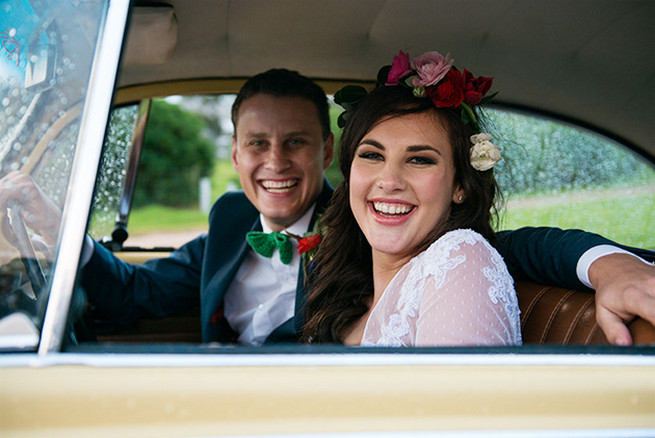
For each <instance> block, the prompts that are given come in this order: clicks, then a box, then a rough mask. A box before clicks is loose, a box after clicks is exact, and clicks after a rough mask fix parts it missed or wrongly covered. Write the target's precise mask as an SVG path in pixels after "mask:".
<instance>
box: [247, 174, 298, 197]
mask: <svg viewBox="0 0 655 438" xmlns="http://www.w3.org/2000/svg"><path fill="white" fill-rule="evenodd" d="M299 181H300V180H299V179H298V178H289V179H260V180H259V181H257V182H258V184H259V186H260V187H261V188H262V189H264V190H265V191H266V192H268V193H272V194H284V193H289V192H291V191H293V190H295V189H296V188H297V187H298V182H299Z"/></svg>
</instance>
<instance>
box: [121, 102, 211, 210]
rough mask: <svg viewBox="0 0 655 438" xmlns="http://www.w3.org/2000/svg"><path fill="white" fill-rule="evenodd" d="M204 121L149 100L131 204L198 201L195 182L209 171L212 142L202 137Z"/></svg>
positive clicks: (189, 203)
mask: <svg viewBox="0 0 655 438" xmlns="http://www.w3.org/2000/svg"><path fill="white" fill-rule="evenodd" d="M204 129H205V124H204V122H203V121H202V120H201V119H200V118H199V117H198V116H196V115H194V114H192V113H190V112H188V111H185V110H183V109H181V108H180V107H178V106H177V105H172V104H170V103H167V102H165V101H162V100H156V101H153V102H152V108H151V109H150V116H149V119H148V129H147V131H146V136H145V139H144V145H143V148H142V153H141V159H140V160H139V169H138V172H137V175H138V177H137V178H138V180H137V185H136V189H135V193H134V199H133V201H132V203H133V206H135V207H139V206H142V205H146V204H152V203H154V204H161V205H168V206H190V205H194V204H197V202H198V183H199V181H200V178H201V177H204V176H208V175H210V174H211V171H212V168H213V165H214V145H213V144H212V142H211V141H209V140H207V139H206V138H204V137H202V135H201V133H202V131H203V130H204Z"/></svg>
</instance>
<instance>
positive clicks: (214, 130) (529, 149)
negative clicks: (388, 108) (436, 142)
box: [91, 95, 655, 248]
mask: <svg viewBox="0 0 655 438" xmlns="http://www.w3.org/2000/svg"><path fill="white" fill-rule="evenodd" d="M234 98H235V96H234V95H220V96H171V97H168V98H166V99H161V100H159V101H156V102H155V103H154V104H153V106H152V109H151V115H150V119H149V122H148V128H147V130H146V140H145V142H144V145H143V154H142V156H141V163H140V164H139V171H138V175H139V178H137V184H136V190H135V195H134V200H133V203H132V209H131V212H130V219H129V224H128V229H129V233H130V237H129V238H128V240H127V241H126V242H125V245H126V246H131V247H142V248H153V247H173V248H175V247H178V246H180V245H181V244H183V243H185V242H187V241H189V240H191V239H192V238H194V237H195V236H197V235H198V234H200V233H202V232H204V231H205V230H206V227H207V217H208V212H209V208H211V205H212V204H213V202H214V201H215V200H216V199H217V198H218V197H219V196H220V195H222V194H223V193H225V192H226V191H227V190H234V189H239V188H240V185H239V179H238V175H237V173H236V172H235V171H234V169H233V168H232V164H231V161H230V152H231V135H232V131H233V127H232V122H231V118H230V109H231V106H232V103H233V102H234ZM331 104H332V106H331V119H332V120H333V126H332V131H333V132H334V133H335V137H336V142H337V144H338V139H339V136H340V129H339V128H338V127H337V126H336V120H337V117H338V114H339V113H340V111H341V109H340V107H338V106H337V105H335V104H334V103H333V102H331ZM135 108H136V107H129V108H127V107H125V108H121V109H119V110H117V111H115V112H114V115H113V116H112V123H111V127H110V131H109V138H110V140H109V141H108V154H107V155H108V157H106V158H105V161H107V163H106V164H103V170H102V173H101V178H102V181H101V183H100V188H99V190H98V194H97V196H96V203H97V202H98V201H99V200H100V199H104V200H103V201H102V203H101V205H100V206H98V205H96V208H95V211H96V213H95V214H94V217H93V218H94V221H93V223H92V228H91V233H92V235H93V236H94V237H96V238H101V237H103V236H107V235H109V234H110V233H111V230H112V229H113V226H114V223H115V219H116V211H117V205H118V200H119V197H120V193H121V189H122V176H124V172H125V170H124V169H125V166H126V160H127V150H128V148H129V140H130V136H131V132H132V128H133V123H134V120H133V119H134V112H135V111H136V109H135ZM180 114H184V116H182V115H180ZM171 115H172V116H171ZM487 115H488V117H489V119H490V122H491V124H492V126H493V129H494V131H495V132H496V134H495V138H496V140H497V143H498V144H499V145H500V146H501V147H502V148H503V158H504V159H503V161H501V162H500V163H499V165H498V166H497V172H496V177H497V179H498V182H499V184H500V186H501V189H502V191H503V194H504V198H505V199H504V200H505V204H504V208H502V209H501V217H500V219H501V222H500V227H499V228H500V229H515V228H519V227H522V226H556V227H561V228H580V229H584V230H587V231H592V232H596V233H599V234H602V235H604V236H607V237H609V238H611V239H613V240H616V241H618V242H621V243H624V244H627V245H631V246H638V247H645V248H654V247H655V236H653V235H652V233H649V229H650V228H651V227H652V224H653V223H655V197H654V196H653V195H654V193H655V170H654V168H653V166H652V165H651V164H649V163H648V162H647V161H646V160H644V159H643V158H641V157H639V156H637V155H636V154H635V153H633V152H632V151H630V150H628V149H626V148H624V147H622V146H621V145H620V144H618V143H615V142H613V141H610V140H608V139H607V138H605V137H601V136H599V135H596V134H594V133H592V132H589V131H585V130H582V129H579V128H575V127H573V126H569V125H565V124H562V123H559V122H555V121H552V120H547V119H543V118H537V117H532V116H528V115H525V114H520V113H516V112H511V111H506V110H498V109H493V110H488V111H487ZM171 117H173V118H178V119H179V120H186V121H187V123H189V124H193V125H194V126H195V129H190V130H187V131H185V132H184V133H183V135H186V136H188V137H189V138H184V137H182V138H176V140H175V141H173V142H171V143H170V147H169V148H168V149H167V148H166V147H162V146H161V144H162V143H164V140H163V139H166V138H167V137H168V138H170V137H173V136H175V135H178V134H170V133H167V131H166V130H172V129H173V128H174V126H173V125H171V123H170V118H171ZM208 143H210V144H211V150H212V154H213V157H212V160H213V162H212V163H211V164H210V167H208V168H207V169H210V170H208V171H206V174H203V175H201V173H202V170H201V169H199V168H200V167H201V165H200V164H202V155H198V154H197V150H198V148H200V149H202V148H203V147H208V146H207V144H208ZM199 145H200V146H199ZM203 145H204V146H203ZM153 148H154V149H156V150H154V149H153ZM189 148H191V149H193V150H195V151H196V152H194V153H188V152H189ZM185 151H186V152H187V155H191V156H193V157H195V162H191V161H189V162H188V163H187V164H188V165H189V166H190V167H191V168H194V166H195V169H194V170H191V171H190V172H189V174H188V175H187V177H186V178H187V179H186V183H187V184H186V186H185V188H184V190H182V191H181V190H180V189H179V182H180V180H179V179H173V178H170V177H169V175H170V173H171V172H172V171H171V170H170V169H171V167H170V166H171V165H172V164H169V167H168V168H167V167H166V165H165V164H160V165H159V167H157V166H158V165H157V164H156V163H154V162H156V161H159V162H161V161H164V160H165V159H166V156H167V155H168V156H169V157H168V158H167V159H168V160H169V163H174V164H175V165H176V166H177V169H179V168H180V165H179V159H180V158H179V156H177V155H175V154H176V153H180V154H181V153H183V152H185ZM153 163H154V164H153ZM326 176H327V178H328V180H329V181H330V183H331V184H332V185H333V186H335V185H336V184H338V183H339V182H340V181H341V174H340V172H339V170H338V166H337V159H336V157H335V160H334V161H333V163H332V165H331V166H330V167H329V168H328V169H327V171H326ZM110 187H111V189H110ZM171 194H175V196H172V195H171Z"/></svg>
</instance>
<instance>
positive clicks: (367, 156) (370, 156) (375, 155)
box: [357, 151, 382, 161]
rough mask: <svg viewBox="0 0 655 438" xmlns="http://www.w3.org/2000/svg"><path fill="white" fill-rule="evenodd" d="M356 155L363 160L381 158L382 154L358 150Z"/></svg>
mask: <svg viewBox="0 0 655 438" xmlns="http://www.w3.org/2000/svg"><path fill="white" fill-rule="evenodd" d="M357 156H358V157H359V158H362V159H364V160H376V161H377V160H382V154H380V153H378V152H373V151H364V152H360V153H359V154H357Z"/></svg>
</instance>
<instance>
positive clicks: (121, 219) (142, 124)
mask: <svg viewBox="0 0 655 438" xmlns="http://www.w3.org/2000/svg"><path fill="white" fill-rule="evenodd" d="M150 102H151V100H150V99H144V100H142V101H141V102H140V103H139V108H138V109H137V112H136V120H135V121H134V132H133V133H132V141H131V144H130V157H129V159H128V163H127V171H126V174H125V180H124V182H123V193H122V194H121V200H120V205H119V206H118V213H117V214H116V225H119V224H120V225H123V226H127V219H128V217H129V215H130V205H131V204H132V195H133V194H134V186H135V184H136V171H137V168H138V167H139V157H140V156H141V147H142V146H143V138H144V137H145V135H146V123H147V121H148V114H150ZM121 243H122V242H121Z"/></svg>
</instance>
